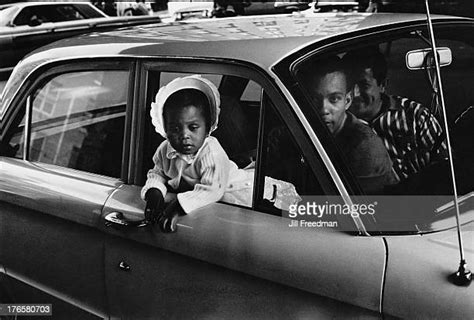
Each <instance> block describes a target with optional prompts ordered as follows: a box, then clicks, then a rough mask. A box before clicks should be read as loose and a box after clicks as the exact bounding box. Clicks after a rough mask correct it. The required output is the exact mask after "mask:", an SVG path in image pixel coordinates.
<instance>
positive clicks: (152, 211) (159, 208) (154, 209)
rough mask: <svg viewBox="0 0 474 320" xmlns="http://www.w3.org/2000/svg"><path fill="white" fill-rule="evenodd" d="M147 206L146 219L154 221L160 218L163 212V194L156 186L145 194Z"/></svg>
mask: <svg viewBox="0 0 474 320" xmlns="http://www.w3.org/2000/svg"><path fill="white" fill-rule="evenodd" d="M145 200H146V207H145V219H146V220H148V221H150V222H152V223H154V222H156V221H158V219H160V217H161V215H162V213H163V204H164V203H165V200H164V199H163V194H162V193H161V191H160V190H158V189H156V188H151V189H149V190H148V191H147V192H146V194H145Z"/></svg>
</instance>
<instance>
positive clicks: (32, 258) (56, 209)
mask: <svg viewBox="0 0 474 320" xmlns="http://www.w3.org/2000/svg"><path fill="white" fill-rule="evenodd" d="M0 161H1V162H0V166H1V168H2V179H1V180H0V194H1V201H2V203H4V204H5V205H3V206H2V210H1V212H0V247H1V248H0V261H2V263H3V267H4V268H5V270H6V274H7V275H8V276H9V277H12V278H13V279H16V280H19V281H22V282H26V283H29V285H30V286H32V287H35V288H37V289H40V290H41V291H43V292H45V293H48V294H50V295H53V296H56V297H59V298H61V299H63V300H66V301H68V303H69V304H71V305H76V306H80V307H81V308H82V309H84V310H88V311H89V312H92V313H94V314H105V313H106V303H105V287H104V284H103V281H102V279H103V274H104V266H103V265H102V263H101V261H102V256H103V235H102V234H101V233H100V232H98V231H97V230H96V226H97V224H98V222H99V218H100V212H101V209H102V208H103V205H104V203H105V200H106V199H107V197H108V196H109V194H110V193H111V192H112V191H113V190H114V189H115V188H116V187H117V182H116V181H113V180H112V179H110V178H105V177H104V178H102V179H101V178H99V177H97V176H95V178H94V179H92V177H91V175H87V174H86V175H84V174H81V173H80V172H74V170H70V169H63V170H56V169H57V168H54V166H49V167H48V166H47V165H43V164H33V163H28V162H24V161H22V160H18V159H4V158H2V159H1V160H0ZM7 203H8V205H7ZM19 204H21V205H19ZM18 228H20V230H21V232H19V231H18ZM58 244H60V245H58ZM19 248H21V249H19ZM58 261H61V263H58ZM71 271H73V272H72V273H71ZM11 290H12V293H11V294H12V298H13V299H15V297H17V295H18V294H20V292H21V291H18V292H17V291H15V289H11ZM20 298H21V296H20ZM17 299H18V297H17ZM16 301H19V300H16Z"/></svg>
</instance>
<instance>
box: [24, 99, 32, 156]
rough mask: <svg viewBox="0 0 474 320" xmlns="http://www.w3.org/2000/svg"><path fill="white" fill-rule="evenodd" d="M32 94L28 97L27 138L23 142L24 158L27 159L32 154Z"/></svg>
mask: <svg viewBox="0 0 474 320" xmlns="http://www.w3.org/2000/svg"><path fill="white" fill-rule="evenodd" d="M31 115H32V105H31V95H29V96H28V97H27V98H26V116H25V137H24V138H25V140H24V143H23V160H25V161H27V160H28V158H29V155H30V137H31Z"/></svg>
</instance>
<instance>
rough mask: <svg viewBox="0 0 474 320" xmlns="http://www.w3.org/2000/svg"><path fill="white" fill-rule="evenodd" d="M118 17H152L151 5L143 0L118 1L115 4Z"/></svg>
mask: <svg viewBox="0 0 474 320" xmlns="http://www.w3.org/2000/svg"><path fill="white" fill-rule="evenodd" d="M115 5H116V7H117V15H118V16H147V15H153V10H152V9H151V4H150V3H149V2H146V1H144V0H140V1H135V2H131V1H125V2H124V1H120V2H116V3H115Z"/></svg>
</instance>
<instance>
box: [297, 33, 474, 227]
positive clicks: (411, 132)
mask: <svg viewBox="0 0 474 320" xmlns="http://www.w3.org/2000/svg"><path fill="white" fill-rule="evenodd" d="M435 31H436V32H435V34H436V36H437V38H438V39H437V46H438V48H442V49H441V51H440V54H441V55H440V56H442V59H441V60H442V62H443V67H442V69H441V73H442V77H443V79H442V81H443V85H444V99H445V102H446V108H447V117H448V119H447V121H448V124H449V133H450V137H451V149H452V152H453V156H454V166H455V177H456V186H457V192H458V195H459V196H462V197H461V200H462V201H461V202H462V203H461V204H462V206H461V222H462V223H467V222H469V221H472V220H473V217H474V202H473V198H474V192H473V191H474V168H473V166H472V163H474V144H473V143H472V132H473V131H472V128H473V126H474V90H472V88H473V87H474V46H473V39H472V37H471V36H470V35H472V32H473V31H474V30H473V28H472V27H461V26H457V27H453V26H451V27H438V28H436V29H435ZM428 38H429V37H428V33H427V30H426V29H425V28H424V27H420V28H419V29H416V30H415V29H413V30H411V31H408V32H406V31H399V32H392V33H387V34H385V35H384V37H381V38H377V39H374V40H372V41H371V40H369V39H363V40H359V41H356V42H354V41H353V42H352V43H351V44H350V45H348V46H346V47H344V48H341V49H339V50H336V51H332V52H327V53H325V54H324V55H320V54H313V55H311V54H310V55H308V56H307V58H305V59H302V60H301V61H300V62H299V63H297V64H295V67H294V69H293V74H294V76H295V78H296V79H297V83H298V86H299V87H300V89H301V91H302V92H303V94H304V95H305V97H306V99H307V100H306V101H308V104H307V110H305V112H306V113H307V114H308V117H313V119H315V120H314V121H311V125H312V127H313V129H314V130H315V132H320V133H322V134H323V135H326V136H327V141H326V142H325V143H326V147H327V148H328V149H329V150H333V149H336V150H337V152H335V153H334V154H333V155H332V161H333V162H334V163H335V164H336V165H337V166H339V165H340V166H341V172H340V174H341V175H349V176H350V178H349V180H352V181H354V184H355V185H356V187H355V188H352V190H353V195H354V199H353V202H354V203H355V204H361V203H362V204H365V205H367V204H368V203H377V205H376V206H375V207H376V208H377V210H375V214H374V215H373V216H371V217H370V219H368V223H367V224H368V226H369V227H368V228H370V229H371V231H375V232H380V233H386V232H388V233H423V232H432V231H437V230H442V229H446V228H451V227H454V226H455V219H454V209H453V207H452V205H449V203H450V202H451V201H452V200H453V194H454V193H453V183H452V177H451V171H450V165H449V162H448V145H447V141H446V129H445V127H444V119H443V114H442V112H441V107H440V99H439V97H438V96H437V94H436V92H437V91H438V88H437V85H436V81H435V72H434V68H433V65H432V60H433V59H432V58H430V52H431V51H430V44H429V41H428V40H427V39H428ZM381 39H382V40H381ZM408 61H409V63H408ZM303 104H304V103H301V105H303ZM342 168H348V169H349V173H347V174H346V173H344V170H342ZM359 194H365V195H370V197H368V198H367V197H365V198H358V197H357V195H359ZM371 224H372V225H371Z"/></svg>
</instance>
